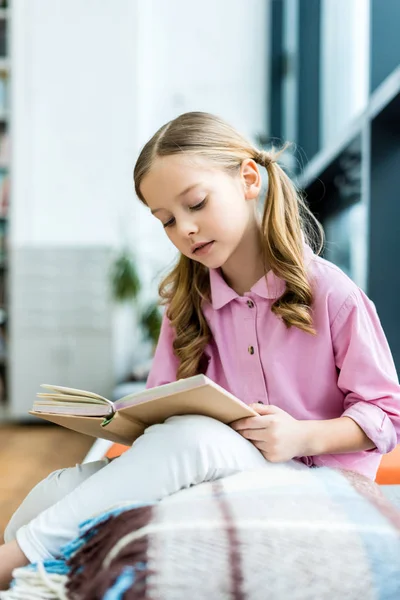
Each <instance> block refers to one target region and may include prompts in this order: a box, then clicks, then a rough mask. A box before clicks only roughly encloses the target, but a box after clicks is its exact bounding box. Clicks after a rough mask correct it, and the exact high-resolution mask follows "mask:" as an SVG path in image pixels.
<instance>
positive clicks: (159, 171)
mask: <svg viewBox="0 0 400 600" xmlns="http://www.w3.org/2000/svg"><path fill="white" fill-rule="evenodd" d="M215 175H216V169H215V167H213V165H211V164H210V162H209V161H207V160H205V159H203V158H199V157H194V156H190V155H185V154H173V155H171V156H162V157H157V158H156V159H155V161H154V163H153V164H152V166H151V169H150V170H149V172H148V173H147V174H146V175H145V176H144V177H143V180H142V183H141V185H140V191H141V192H142V194H143V196H144V198H145V200H146V202H147V204H148V205H149V206H150V208H152V204H154V203H155V202H159V201H160V200H163V202H165V201H166V200H173V199H176V197H177V196H178V195H179V194H181V193H182V192H183V191H184V190H185V189H186V188H188V187H190V186H192V185H195V184H203V183H206V182H207V181H211V180H212V179H213V178H214V177H215Z"/></svg>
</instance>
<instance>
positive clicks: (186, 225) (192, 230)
mask: <svg viewBox="0 0 400 600" xmlns="http://www.w3.org/2000/svg"><path fill="white" fill-rule="evenodd" d="M177 225H178V231H179V233H180V235H181V236H182V237H190V236H192V235H194V234H196V233H198V231H199V227H198V225H197V223H196V220H195V219H193V218H187V217H186V218H184V219H181V220H180V221H179V222H178V223H177Z"/></svg>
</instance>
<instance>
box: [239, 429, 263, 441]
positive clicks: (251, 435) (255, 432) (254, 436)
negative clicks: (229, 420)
mask: <svg viewBox="0 0 400 600" xmlns="http://www.w3.org/2000/svg"><path fill="white" fill-rule="evenodd" d="M238 433H239V434H240V435H241V436H242V437H244V438H246V440H250V441H251V442H265V435H266V433H265V428H264V429H241V430H240V431H238Z"/></svg>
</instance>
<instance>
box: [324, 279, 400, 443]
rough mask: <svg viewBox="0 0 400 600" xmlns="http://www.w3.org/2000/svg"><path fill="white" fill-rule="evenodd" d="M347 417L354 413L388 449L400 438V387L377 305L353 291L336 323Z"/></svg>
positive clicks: (333, 329) (336, 347) (336, 349)
mask: <svg viewBox="0 0 400 600" xmlns="http://www.w3.org/2000/svg"><path fill="white" fill-rule="evenodd" d="M331 332H332V340H333V347H334V352H335V361H336V366H337V368H338V370H339V377H338V386H339V388H340V389H341V390H342V392H343V393H344V394H345V400H344V412H343V415H342V416H345V417H350V418H351V419H353V420H354V421H355V422H356V423H357V424H358V425H359V426H360V427H361V429H363V430H364V432H365V433H366V435H367V436H368V437H369V439H370V440H371V441H372V442H373V443H374V444H375V446H376V449H377V450H376V451H378V452H379V453H381V454H386V453H387V452H390V451H391V450H393V448H394V447H395V446H396V444H398V443H399V440H400V386H399V381H398V377H397V373H396V368H395V365H394V362H393V358H392V355H391V352H390V348H389V345H388V342H387V339H386V336H385V334H384V332H383V329H382V326H381V323H380V320H379V317H378V315H377V312H376V309H375V306H374V304H373V303H372V302H371V301H370V300H369V299H368V298H367V296H366V295H365V294H364V293H363V292H362V290H356V291H354V292H352V293H351V294H350V295H349V296H348V298H347V299H346V301H345V302H344V304H343V305H342V307H341V308H340V310H339V313H338V314H337V316H336V318H335V319H334V322H333V323H332V325H331Z"/></svg>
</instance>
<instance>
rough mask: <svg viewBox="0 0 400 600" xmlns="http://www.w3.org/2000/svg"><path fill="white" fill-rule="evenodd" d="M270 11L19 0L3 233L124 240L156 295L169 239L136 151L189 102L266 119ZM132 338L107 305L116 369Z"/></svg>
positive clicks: (254, 125) (155, 1) (99, 242)
mask: <svg viewBox="0 0 400 600" xmlns="http://www.w3.org/2000/svg"><path fill="white" fill-rule="evenodd" d="M268 12H269V0H267V1H266V0H249V1H248V2H243V1H242V0H231V1H230V2H229V3H228V2H226V1H225V0H203V1H202V2H201V3H200V4H199V3H198V2H195V1H194V0H186V1H185V0H168V1H165V0H117V1H115V2H110V1H109V0H85V2H82V1H81V0H14V2H13V26H12V28H13V32H12V56H13V58H12V62H13V80H12V86H13V87H12V93H13V100H12V113H13V132H12V140H13V156H12V164H13V167H12V168H13V189H12V232H11V244H12V247H13V248H14V249H18V248H23V249H26V250H28V251H29V248H30V247H38V248H48V249H49V251H51V248H54V247H55V246H61V247H70V248H74V247H77V246H86V247H96V246H98V247H102V248H105V247H110V248H114V249H117V248H120V247H121V246H122V245H123V244H125V243H129V244H130V245H131V247H132V248H133V249H134V251H135V253H136V255H137V257H138V259H139V263H140V271H141V276H142V279H143V281H144V282H145V295H147V296H152V297H154V296H155V293H156V288H157V284H158V280H159V278H160V271H161V270H162V269H165V267H166V266H167V265H168V264H170V262H171V261H172V260H173V259H174V257H175V252H174V250H173V248H172V247H171V246H170V244H169V242H168V240H167V239H166V237H164V236H163V235H161V236H160V229H159V227H157V224H156V223H155V222H154V220H153V219H152V218H151V217H150V216H149V215H148V213H147V210H146V209H145V208H144V207H142V206H141V205H140V203H139V202H138V201H137V199H135V197H134V192H133V184H132V168H133V165H134V161H135V158H136V156H137V154H138V151H139V149H140V147H141V146H142V145H143V144H144V143H145V141H147V139H148V138H149V137H150V135H152V134H153V133H154V131H155V130H156V128H158V127H159V126H161V125H162V124H163V123H164V122H165V121H166V120H169V119H171V118H173V117H175V116H176V115H178V114H179V113H181V112H184V111H188V110H204V111H210V112H214V113H217V114H219V115H221V116H223V117H224V118H226V119H227V120H229V121H230V122H232V124H234V125H236V126H237V127H238V128H239V129H240V130H242V131H243V132H244V133H246V134H248V135H249V136H250V137H252V136H254V135H256V134H257V133H265V129H266V117H267V114H268V107H267V82H268V72H267V65H268V60H267V48H268V43H267V39H266V34H267V32H268ZM161 233H162V232H161ZM139 341H140V340H139V338H138V336H137V331H136V332H135V331H134V328H133V325H132V322H131V314H129V310H126V309H125V310H124V309H121V310H118V311H116V314H115V315H114V351H113V352H114V359H115V372H116V376H117V378H118V379H120V378H122V377H123V376H124V375H125V374H126V373H127V372H128V371H129V370H130V368H131V363H132V361H133V360H140V359H142V358H145V357H144V356H143V347H142V346H141V345H139ZM20 367H21V368H23V365H20Z"/></svg>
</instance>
